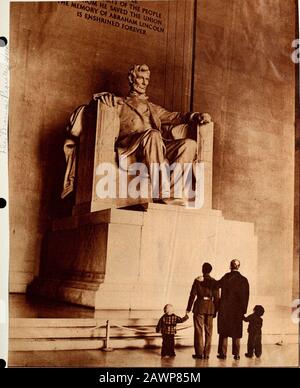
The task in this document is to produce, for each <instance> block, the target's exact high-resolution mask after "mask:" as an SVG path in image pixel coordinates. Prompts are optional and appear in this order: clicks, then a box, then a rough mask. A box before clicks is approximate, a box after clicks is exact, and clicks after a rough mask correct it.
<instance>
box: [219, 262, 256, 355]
mask: <svg viewBox="0 0 300 388" xmlns="http://www.w3.org/2000/svg"><path fill="white" fill-rule="evenodd" d="M239 267H240V262H239V261H238V260H232V261H231V262H230V272H228V273H226V274H225V275H224V276H223V277H222V279H221V280H219V281H218V286H219V287H220V288H221V299H220V305H219V312H218V334H219V346H218V356H217V357H218V358H220V359H225V358H226V354H227V342H228V337H231V338H232V354H233V356H234V358H235V359H236V360H238V359H239V358H240V338H242V335H243V316H244V314H246V312H247V307H248V301H249V283H248V280H247V279H246V278H245V277H244V276H243V275H241V274H240V272H239Z"/></svg>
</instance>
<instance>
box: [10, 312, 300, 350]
mask: <svg viewBox="0 0 300 388" xmlns="http://www.w3.org/2000/svg"><path fill="white" fill-rule="evenodd" d="M105 325H106V322H105V321H103V320H101V321H99V320H96V319H89V318H87V319H82V318H78V319H76V318H75V319H73V318H72V319H70V318H64V319H54V318H13V319H11V321H10V333H9V336H10V341H9V347H10V350H11V351H37V350H40V351H42V350H73V349H74V350H76V349H77V350H78V349H101V348H103V347H105V336H106V328H105ZM117 325H118V326H116V323H114V322H113V321H111V326H110V340H109V347H112V348H115V349H122V348H145V347H157V346H161V336H160V334H157V333H155V325H156V320H153V319H120V320H118V321H117ZM126 326H128V327H129V328H126ZM178 329H179V330H178V332H177V335H176V343H177V345H178V346H192V345H193V327H192V322H189V323H188V324H186V323H185V324H183V325H178ZM181 329H182V330H181ZM217 340H218V338H217V333H216V330H215V331H214V334H213V339H212V343H213V344H217ZM246 341H247V335H246V333H245V334H244V336H243V338H242V341H241V342H242V343H243V344H245V343H246ZM297 341H298V336H297V334H293V333H287V334H283V335H282V334H276V333H274V334H264V335H263V343H265V344H276V343H280V344H281V343H282V344H283V345H284V344H286V343H297Z"/></svg>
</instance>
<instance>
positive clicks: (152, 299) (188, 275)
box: [29, 204, 257, 310]
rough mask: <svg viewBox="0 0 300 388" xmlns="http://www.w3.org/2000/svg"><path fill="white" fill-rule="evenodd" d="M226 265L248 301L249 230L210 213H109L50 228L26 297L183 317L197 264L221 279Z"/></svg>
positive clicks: (251, 271) (252, 250)
mask: <svg viewBox="0 0 300 388" xmlns="http://www.w3.org/2000/svg"><path fill="white" fill-rule="evenodd" d="M232 258H238V259H239V260H240V261H241V263H242V265H241V272H242V273H243V274H245V276H247V278H248V279H249V283H250V287H251V295H252V296H254V295H255V294H256V292H255V290H256V274H257V237H256V236H255V233H254V224H252V223H247V222H238V221H230V220H225V219H224V218H223V216H222V213H221V211H218V210H211V209H197V210H196V209H186V208H182V207H179V206H166V205H158V204H149V205H148V208H147V210H146V211H145V212H141V211H130V210H122V209H114V208H112V209H109V210H103V211H98V212H94V213H89V214H87V215H78V216H72V217H70V218H65V219H61V220H56V221H54V222H53V225H52V230H51V231H49V233H48V235H47V236H46V237H45V241H44V249H43V254H42V260H41V268H40V275H39V277H38V278H36V279H35V280H34V282H33V283H32V284H31V285H30V287H29V292H31V293H33V294H35V295H40V296H47V297H50V298H54V299H57V300H63V301H68V302H72V303H76V304H79V305H84V306H90V307H94V308H96V309H114V310H118V309H140V310H143V309H147V310H160V309H162V307H163V306H164V305H165V304H166V303H172V304H174V306H176V310H184V309H185V307H186V304H187V300H188V296H189V292H190V288H191V285H192V282H193V279H194V278H195V277H196V276H198V275H199V274H200V273H201V265H202V263H203V262H204V261H209V262H210V263H211V264H212V265H213V268H214V270H213V276H214V277H216V278H220V277H221V276H222V275H223V274H224V273H225V272H227V271H228V265H229V261H230V260H231V259H232Z"/></svg>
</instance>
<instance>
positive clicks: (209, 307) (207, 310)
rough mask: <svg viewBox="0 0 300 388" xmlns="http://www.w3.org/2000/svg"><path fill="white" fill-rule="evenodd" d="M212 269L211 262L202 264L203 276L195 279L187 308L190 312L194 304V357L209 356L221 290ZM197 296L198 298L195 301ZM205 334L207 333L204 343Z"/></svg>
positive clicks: (206, 357)
mask: <svg viewBox="0 0 300 388" xmlns="http://www.w3.org/2000/svg"><path fill="white" fill-rule="evenodd" d="M211 270H212V266H211V265H210V264H209V263H204V264H203V265H202V273H203V277H200V276H199V277H198V278H196V279H195V280H194V283H193V286H192V289H191V293H190V297H189V301H188V305H187V309H186V310H187V313H189V312H190V311H191V309H192V306H193V304H194V307H193V314H194V348H195V354H194V355H193V358H200V359H201V358H205V359H208V358H209V353H210V347H211V337H212V331H213V318H215V317H216V313H217V310H218V302H219V290H218V287H217V282H216V280H215V279H213V278H212V277H210V273H211ZM195 298H197V299H196V301H195V303H194V300H195ZM203 334H205V341H204V344H203Z"/></svg>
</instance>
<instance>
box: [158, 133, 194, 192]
mask: <svg viewBox="0 0 300 388" xmlns="http://www.w3.org/2000/svg"><path fill="white" fill-rule="evenodd" d="M196 152H197V143H196V141H195V140H192V139H179V140H173V141H171V142H168V143H166V157H167V159H168V161H169V164H170V166H171V167H172V170H173V172H172V174H171V193H172V197H173V198H187V199H193V198H191V195H194V192H193V179H194V176H193V161H194V160H195V157H196ZM183 172H184V173H183Z"/></svg>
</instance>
